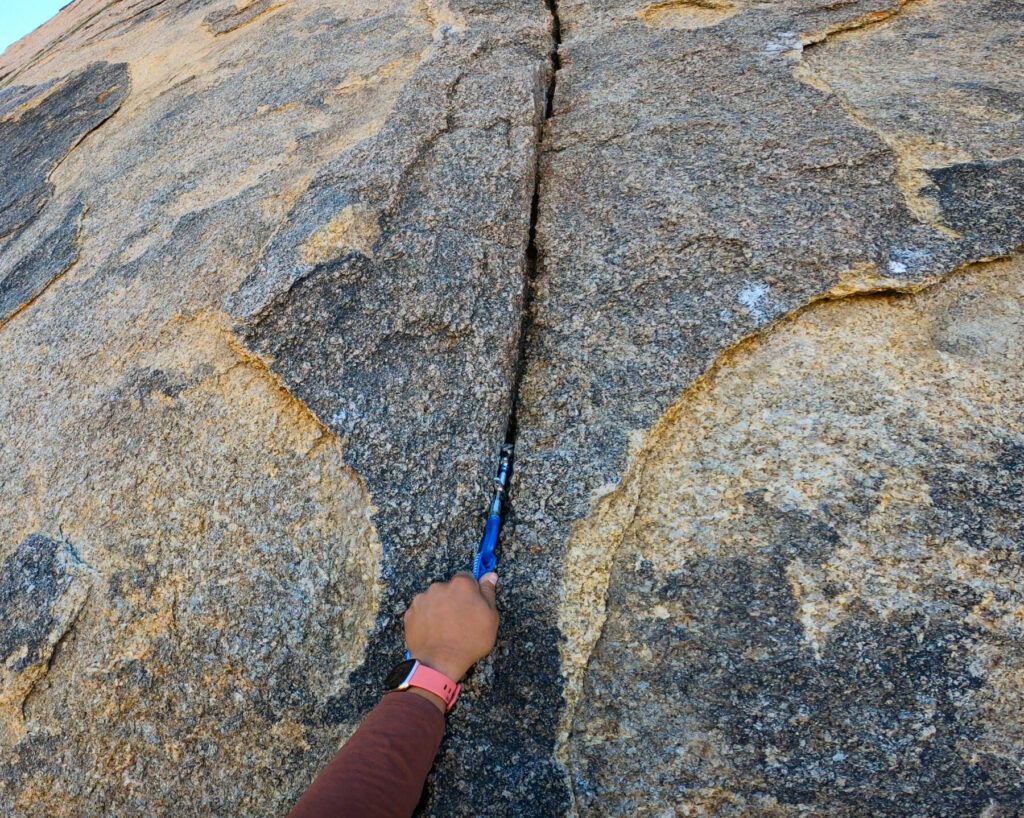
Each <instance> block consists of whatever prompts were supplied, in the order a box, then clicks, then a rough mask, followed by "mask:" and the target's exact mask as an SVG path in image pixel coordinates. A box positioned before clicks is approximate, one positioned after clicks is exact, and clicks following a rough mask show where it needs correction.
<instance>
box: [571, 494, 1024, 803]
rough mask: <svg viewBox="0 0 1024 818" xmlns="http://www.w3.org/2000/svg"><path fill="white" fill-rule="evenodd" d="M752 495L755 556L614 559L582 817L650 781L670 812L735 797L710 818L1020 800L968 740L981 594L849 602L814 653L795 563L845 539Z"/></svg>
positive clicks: (585, 743) (591, 697)
mask: <svg viewBox="0 0 1024 818" xmlns="http://www.w3.org/2000/svg"><path fill="white" fill-rule="evenodd" d="M748 503H749V510H750V512H751V514H752V515H754V516H755V517H756V518H757V521H758V523H757V525H756V526H754V527H753V528H752V530H755V531H759V532H763V533H764V540H759V541H757V542H755V543H752V547H751V549H750V551H749V552H747V553H744V554H739V555H720V556H707V557H703V558H699V559H694V560H692V561H688V562H686V564H685V565H684V567H682V568H680V569H678V570H674V571H671V572H669V573H668V574H664V575H662V574H658V573H657V572H656V571H654V570H652V566H651V563H650V562H647V561H645V560H643V559H642V558H641V556H640V554H639V553H637V554H629V555H627V556H626V558H624V559H621V560H620V561H619V567H618V568H617V571H616V573H617V576H614V577H613V581H612V584H611V589H612V591H611V594H610V597H609V610H610V616H609V620H608V624H607V625H606V628H605V631H604V634H603V636H602V639H601V641H600V642H599V644H598V647H597V649H596V650H595V652H594V655H593V657H592V661H591V666H590V669H589V670H588V676H587V683H586V687H585V691H584V697H583V700H582V703H581V705H580V711H579V712H580V713H581V714H583V717H582V718H580V717H579V715H578V717H577V719H576V723H575V725H574V736H573V737H572V738H571V739H570V741H571V743H572V747H573V761H574V764H573V766H574V773H575V780H574V786H575V790H576V797H577V802H578V803H579V804H580V805H581V808H582V809H583V811H584V812H593V813H594V814H616V815H617V814H630V812H631V811H632V810H635V809H637V808H639V807H640V806H641V805H643V804H645V803H647V799H648V797H649V791H648V792H645V791H644V789H645V788H646V787H649V786H650V785H651V784H652V782H654V784H655V786H656V789H657V790H658V798H657V800H658V801H659V802H660V803H666V802H667V803H673V804H676V805H677V806H681V805H683V804H691V805H692V804H693V803H694V802H700V803H707V802H706V801H704V799H705V798H707V797H709V796H708V793H709V792H711V791H714V792H717V793H718V794H719V796H721V794H722V793H727V795H726V796H722V798H723V800H722V802H721V803H718V804H717V805H716V807H715V809H714V810H713V812H714V813H715V814H718V815H734V814H735V815H741V814H743V815H746V814H750V812H749V810H751V809H754V811H758V810H760V809H769V810H770V809H771V808H778V807H779V805H781V806H782V808H783V809H787V808H795V809H798V810H801V811H802V810H810V811H811V812H812V813H813V814H828V815H837V816H838V815H841V816H854V815H867V814H870V815H892V816H897V815H900V816H903V815H977V814H981V812H982V811H983V810H985V809H986V808H997V807H1002V808H1004V809H1010V810H1012V809H1014V808H1015V805H1018V804H1019V803H1021V799H1022V798H1024V782H1022V781H1021V779H1020V776H1019V773H1018V770H1017V768H1016V765H1015V764H1014V763H1013V762H1012V761H1011V760H1007V759H1003V758H999V757H996V756H993V755H988V754H986V753H983V752H982V753H979V752H975V750H974V748H973V747H972V743H973V742H975V741H976V740H977V739H978V738H979V737H980V736H981V735H982V733H983V732H984V729H985V725H984V723H983V722H982V721H981V720H980V719H979V718H978V717H977V715H976V711H975V709H973V708H972V706H971V703H972V701H973V699H974V697H975V696H976V695H978V693H979V691H980V690H981V688H982V687H983V684H984V680H983V679H982V678H980V677H979V676H977V675H975V672H974V671H972V664H971V658H972V655H973V653H972V648H973V647H974V643H975V641H976V640H977V639H978V637H979V633H978V632H976V631H975V630H974V629H973V628H972V627H969V626H967V625H964V624H963V619H964V617H965V616H966V614H967V613H968V609H969V606H970V604H971V601H970V600H969V599H968V600H965V601H964V604H965V605H966V606H967V607H965V608H957V606H956V604H955V601H954V602H952V603H950V611H949V612H948V615H936V612H935V611H934V610H933V611H928V612H926V611H923V610H921V611H918V610H912V609H911V610H905V611H900V612H894V613H892V614H891V615H889V616H887V617H884V618H883V617H882V616H880V615H879V614H878V613H877V612H876V611H874V610H872V609H870V608H869V607H868V606H867V605H864V604H862V603H857V602H854V603H853V604H852V606H851V607H850V608H849V609H848V610H847V611H846V613H845V614H844V616H843V618H842V620H841V622H840V623H839V624H838V626H837V627H836V628H835V629H834V630H833V631H832V632H831V633H830V634H829V637H828V639H827V641H826V642H825V643H824V644H822V645H820V646H819V650H818V651H817V652H816V651H815V650H814V649H813V647H812V646H811V645H809V644H808V643H807V641H806V640H805V637H804V633H803V628H802V626H801V623H800V619H799V617H800V610H799V605H798V603H797V601H796V599H795V598H794V593H793V591H792V589H791V585H790V580H789V578H788V570H789V568H790V567H791V566H792V565H793V564H794V561H795V560H800V562H801V563H802V564H803V565H805V566H807V567H809V568H810V569H812V570H813V569H815V568H820V567H821V565H822V564H823V562H824V561H827V560H828V559H830V557H831V556H832V555H833V554H834V552H835V550H836V548H837V547H838V546H840V545H841V542H840V539H839V537H838V536H837V535H836V534H835V532H834V531H832V530H831V529H830V528H829V527H828V526H824V525H822V524H821V523H820V522H817V521H815V520H814V519H813V518H812V517H810V516H808V515H806V514H804V513H803V512H779V511H777V510H774V509H771V507H770V506H768V505H766V504H765V503H764V502H763V500H762V498H761V497H760V496H759V495H756V494H755V495H751V496H749V497H748ZM652 611H660V612H661V615H652ZM639 646H642V648H643V650H640V649H638V648H639ZM637 694H638V695H637ZM637 698H639V701H636V699H637ZM656 703H661V705H660V706H659V705H658V704H656ZM630 748H634V749H633V751H632V752H630ZM719 796H716V797H719ZM772 805H774V807H773V806H772ZM602 810H604V812H602ZM744 810H746V811H744ZM758 814H760V812H759V813H758ZM785 814H789V813H788V812H786V813H785Z"/></svg>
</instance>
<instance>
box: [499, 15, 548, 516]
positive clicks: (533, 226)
mask: <svg viewBox="0 0 1024 818" xmlns="http://www.w3.org/2000/svg"><path fill="white" fill-rule="evenodd" d="M544 3H545V6H546V7H547V9H548V13H549V14H550V16H551V51H550V53H549V55H548V60H549V61H550V63H551V70H550V72H549V73H548V84H547V88H546V89H545V96H544V100H545V101H544V119H543V121H542V122H541V123H540V125H539V127H538V132H537V152H536V157H535V162H534V167H533V197H532V199H531V200H530V234H529V242H528V244H527V247H526V281H525V286H524V290H523V307H522V314H521V318H520V323H519V348H518V351H517V354H516V366H515V374H514V375H513V378H512V390H511V397H510V400H509V420H508V426H507V428H506V432H505V442H506V443H512V444H515V442H516V439H517V437H518V425H517V420H516V419H517V416H518V411H519V387H520V384H521V383H522V380H523V371H524V370H525V368H526V360H527V354H528V351H527V339H528V338H529V336H530V332H531V328H532V325H533V318H534V315H533V295H534V289H535V287H536V282H537V217H538V212H539V210H540V183H541V172H540V159H541V153H542V151H543V146H544V127H545V125H546V124H547V122H548V120H549V119H551V116H552V112H553V111H554V104H555V88H556V86H557V83H558V71H559V69H560V68H561V67H562V66H561V58H560V56H559V53H558V49H559V46H560V45H561V44H562V29H561V20H560V19H559V17H558V0H544ZM512 502H513V503H514V502H515V498H514V497H513V498H512Z"/></svg>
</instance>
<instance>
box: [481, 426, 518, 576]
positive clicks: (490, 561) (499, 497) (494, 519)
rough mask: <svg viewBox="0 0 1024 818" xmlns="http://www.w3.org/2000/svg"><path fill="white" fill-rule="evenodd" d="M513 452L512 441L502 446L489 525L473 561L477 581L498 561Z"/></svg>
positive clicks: (488, 519) (485, 529)
mask: <svg viewBox="0 0 1024 818" xmlns="http://www.w3.org/2000/svg"><path fill="white" fill-rule="evenodd" d="M512 452H513V448H512V444H511V443H506V444H505V445H504V446H502V447H501V459H500V460H499V461H498V473H497V474H496V475H495V476H494V478H493V483H494V499H492V500H491V510H490V512H489V513H488V515H487V525H486V526H484V536H483V539H482V540H480V548H479V549H477V552H476V559H475V560H474V561H473V576H474V577H476V579H477V581H479V580H480V577H482V576H483V575H484V574H486V573H488V572H490V571H493V570H494V568H495V566H496V565H497V562H498V560H497V557H495V555H494V549H495V546H497V544H498V531H499V530H500V529H501V506H502V503H504V501H505V497H506V496H508V475H509V472H510V471H511V470H512Z"/></svg>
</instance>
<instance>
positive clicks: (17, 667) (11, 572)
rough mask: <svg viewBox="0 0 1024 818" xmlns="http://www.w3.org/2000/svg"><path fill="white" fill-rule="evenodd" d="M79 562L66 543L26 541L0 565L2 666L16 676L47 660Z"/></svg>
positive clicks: (40, 539) (31, 538) (33, 538)
mask: <svg viewBox="0 0 1024 818" xmlns="http://www.w3.org/2000/svg"><path fill="white" fill-rule="evenodd" d="M77 564H78V560H77V559H76V558H75V555H74V552H72V550H71V547H70V546H69V545H68V544H67V543H63V542H57V541H56V540H51V539H49V538H48V537H44V536H42V535H41V534H33V535H31V536H29V537H26V538H25V539H24V540H23V541H22V542H21V544H20V545H19V546H18V547H17V548H15V549H14V552H13V553H12V554H11V555H10V556H8V557H7V559H5V560H4V561H3V563H2V564H0V614H2V615H0V622H2V623H3V624H2V626H0V664H4V665H6V666H7V668H8V669H9V670H13V671H14V672H15V673H18V672H21V671H22V670H24V669H25V668H27V667H31V666H32V665H34V664H36V663H37V662H39V661H41V660H43V659H45V657H46V654H47V652H48V650H49V648H50V647H52V645H53V642H54V641H56V639H55V636H54V634H55V632H56V631H59V630H61V629H62V628H63V627H64V625H65V624H66V623H64V622H62V621H61V620H62V614H61V613H60V612H59V610H58V608H59V603H60V602H61V599H62V597H64V596H65V595H66V594H67V593H68V591H69V589H70V588H71V585H72V583H73V582H74V580H75V576H76V574H77V571H76V570H75V566H76V565H77Z"/></svg>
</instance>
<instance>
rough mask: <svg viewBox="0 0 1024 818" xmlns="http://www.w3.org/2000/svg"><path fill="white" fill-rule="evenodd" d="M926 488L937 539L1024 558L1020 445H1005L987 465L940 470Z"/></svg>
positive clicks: (949, 465) (1023, 454) (1023, 473)
mask: <svg viewBox="0 0 1024 818" xmlns="http://www.w3.org/2000/svg"><path fill="white" fill-rule="evenodd" d="M928 482H929V486H930V490H929V493H930V495H931V499H932V503H933V505H934V507H935V509H936V511H937V513H938V519H937V520H936V523H935V529H936V533H937V534H938V535H939V536H942V537H943V538H946V539H951V540H954V541H959V542H963V543H965V544H966V545H968V546H970V547H971V548H977V549H980V550H985V551H990V550H992V549H995V550H1006V551H1008V552H1010V553H1015V554H1016V555H1017V556H1018V557H1019V558H1024V443H1022V442H1021V441H1006V442H1005V444H1004V446H1003V447H1002V449H1001V451H999V452H998V454H997V455H996V456H995V457H994V458H993V459H992V460H991V461H988V462H982V463H978V464H968V463H963V462H955V463H945V464H942V465H939V466H937V467H935V468H933V469H931V470H930V471H929V475H928Z"/></svg>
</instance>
